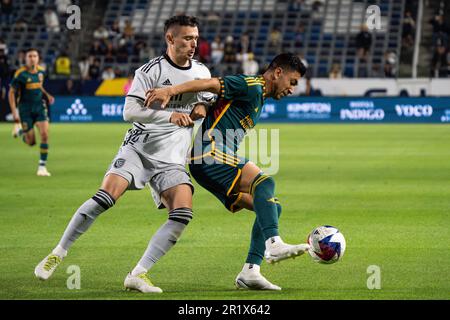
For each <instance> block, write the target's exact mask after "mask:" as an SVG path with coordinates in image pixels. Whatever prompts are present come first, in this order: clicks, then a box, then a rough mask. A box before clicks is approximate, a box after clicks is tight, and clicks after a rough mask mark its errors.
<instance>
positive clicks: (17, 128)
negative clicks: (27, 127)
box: [11, 123, 23, 138]
mask: <svg viewBox="0 0 450 320" xmlns="http://www.w3.org/2000/svg"><path fill="white" fill-rule="evenodd" d="M22 133H23V131H22V126H21V125H20V123H15V124H14V126H13V129H12V132H11V134H12V136H13V137H14V138H17V137H20V136H21V135H22Z"/></svg>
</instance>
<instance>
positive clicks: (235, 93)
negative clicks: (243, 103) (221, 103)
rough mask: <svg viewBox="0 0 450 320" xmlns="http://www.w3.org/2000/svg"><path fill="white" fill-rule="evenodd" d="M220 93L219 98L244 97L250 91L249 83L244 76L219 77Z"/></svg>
mask: <svg viewBox="0 0 450 320" xmlns="http://www.w3.org/2000/svg"><path fill="white" fill-rule="evenodd" d="M219 81H220V93H219V98H222V99H225V100H233V99H236V98H239V97H244V96H245V95H247V93H248V84H247V81H246V80H245V78H244V76H242V75H237V76H226V77H223V78H219Z"/></svg>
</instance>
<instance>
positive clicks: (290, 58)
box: [268, 53, 306, 77]
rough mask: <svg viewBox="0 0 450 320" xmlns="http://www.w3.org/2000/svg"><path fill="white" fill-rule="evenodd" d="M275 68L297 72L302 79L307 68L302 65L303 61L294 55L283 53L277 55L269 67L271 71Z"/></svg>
mask: <svg viewBox="0 0 450 320" xmlns="http://www.w3.org/2000/svg"><path fill="white" fill-rule="evenodd" d="M275 68H281V69H283V70H290V71H297V72H298V73H300V75H301V76H302V77H303V76H304V75H305V73H306V67H305V65H304V64H303V63H302V60H300V58H299V57H298V56H297V55H295V54H293V53H281V54H279V55H277V56H276V57H275V58H274V59H273V60H272V62H271V63H270V65H269V67H268V69H269V70H274V69H275Z"/></svg>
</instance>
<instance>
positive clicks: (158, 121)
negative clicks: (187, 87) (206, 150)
mask: <svg viewBox="0 0 450 320" xmlns="http://www.w3.org/2000/svg"><path fill="white" fill-rule="evenodd" d="M209 78H211V73H210V72H209V70H208V68H207V67H206V66H205V65H204V64H202V63H200V62H197V61H196V60H191V61H190V65H189V66H188V67H179V66H177V65H176V64H175V63H174V62H173V61H172V60H170V58H169V57H168V56H167V55H166V54H165V55H163V56H160V57H157V58H155V59H152V60H150V61H149V62H148V63H147V64H145V65H143V66H141V67H140V68H139V69H137V70H136V72H135V75H134V79H133V83H132V85H131V88H130V90H129V92H128V94H127V97H126V100H125V109H124V119H125V120H126V121H130V122H133V128H132V129H130V130H128V133H127V135H126V136H125V140H124V143H123V145H131V146H132V147H133V148H135V149H136V150H137V151H138V152H139V153H140V154H141V155H142V156H144V157H146V158H148V159H153V160H157V161H160V162H165V163H173V164H181V165H185V164H186V159H187V155H188V152H189V149H190V146H191V141H192V130H193V128H187V127H179V126H177V125H175V124H172V123H170V122H169V120H170V116H171V115H172V112H183V113H188V114H189V113H191V111H192V109H193V107H194V106H195V104H197V103H198V102H204V103H206V104H209V103H210V102H212V101H213V99H214V94H212V93H209V92H201V93H185V94H181V95H177V96H174V97H172V98H171V100H170V102H169V103H168V104H167V106H166V108H165V109H163V110H162V109H158V108H159V106H158V105H156V106H155V105H152V108H151V109H149V108H146V107H144V106H143V102H144V100H145V93H146V92H147V90H149V89H151V88H161V87H167V86H172V85H178V84H181V83H184V82H186V81H190V80H195V79H209ZM155 109H156V110H155Z"/></svg>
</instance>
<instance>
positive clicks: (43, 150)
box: [39, 143, 48, 166]
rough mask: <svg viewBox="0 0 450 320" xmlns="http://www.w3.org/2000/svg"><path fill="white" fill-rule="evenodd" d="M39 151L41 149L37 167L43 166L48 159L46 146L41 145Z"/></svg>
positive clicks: (45, 144)
mask: <svg viewBox="0 0 450 320" xmlns="http://www.w3.org/2000/svg"><path fill="white" fill-rule="evenodd" d="M40 149H41V157H40V159H39V165H40V166H45V165H46V163H47V157H48V144H47V143H41V146H40Z"/></svg>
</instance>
